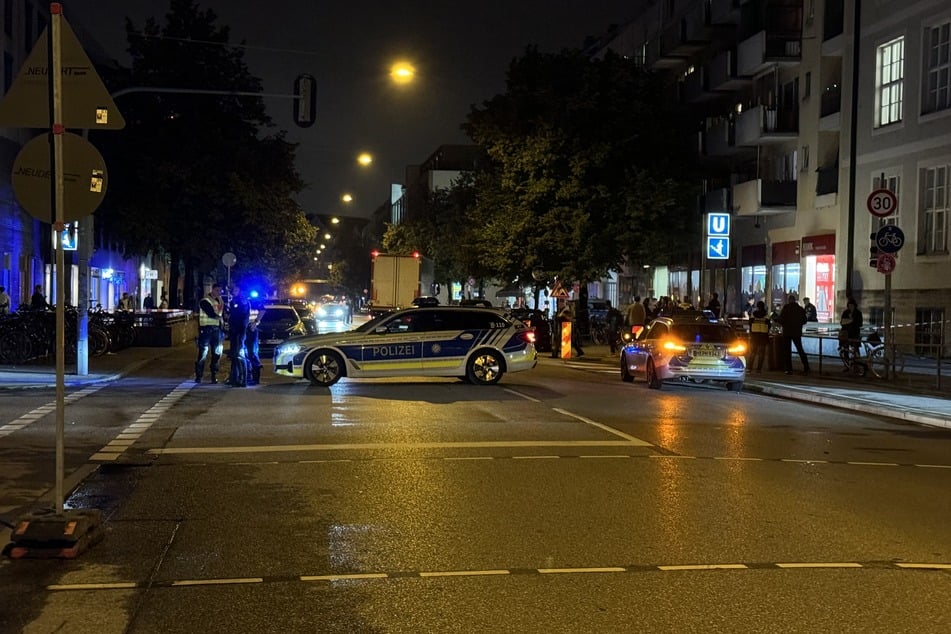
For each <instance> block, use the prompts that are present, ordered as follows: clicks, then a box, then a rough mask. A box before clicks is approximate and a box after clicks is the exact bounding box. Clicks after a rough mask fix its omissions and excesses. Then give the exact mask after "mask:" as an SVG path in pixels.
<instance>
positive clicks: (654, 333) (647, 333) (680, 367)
mask: <svg viewBox="0 0 951 634" xmlns="http://www.w3.org/2000/svg"><path fill="white" fill-rule="evenodd" d="M746 350H747V342H746V340H745V338H744V337H743V333H740V332H737V331H735V330H734V329H733V328H731V327H730V326H729V325H728V324H727V323H725V322H721V321H717V320H716V319H715V318H711V314H710V313H705V312H703V311H680V312H679V313H674V314H673V315H671V316H663V317H658V318H657V319H655V320H654V321H652V322H651V323H650V325H649V326H647V328H645V329H644V330H643V331H642V332H641V333H640V335H639V336H638V337H637V338H636V339H633V340H630V341H627V342H626V343H625V344H624V346H623V347H622V348H621V355H620V358H621V380H622V381H625V382H631V381H634V379H635V378H643V379H644V380H645V381H646V382H647V387H649V388H652V389H659V388H660V387H661V385H662V384H663V382H665V381H680V382H684V383H706V382H713V383H722V384H724V385H725V386H726V388H727V389H729V390H731V391H739V390H742V389H743V381H744V380H745V378H746Z"/></svg>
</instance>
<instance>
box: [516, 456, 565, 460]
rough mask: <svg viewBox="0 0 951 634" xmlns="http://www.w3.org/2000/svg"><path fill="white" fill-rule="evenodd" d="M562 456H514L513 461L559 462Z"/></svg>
mask: <svg viewBox="0 0 951 634" xmlns="http://www.w3.org/2000/svg"><path fill="white" fill-rule="evenodd" d="M559 458H561V456H512V459H513V460H558V459H559Z"/></svg>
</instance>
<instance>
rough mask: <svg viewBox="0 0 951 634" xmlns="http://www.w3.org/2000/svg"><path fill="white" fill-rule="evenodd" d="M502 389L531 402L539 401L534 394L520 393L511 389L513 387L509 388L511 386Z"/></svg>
mask: <svg viewBox="0 0 951 634" xmlns="http://www.w3.org/2000/svg"><path fill="white" fill-rule="evenodd" d="M502 389H503V390H505V391H506V392H508V393H509V394H514V395H515V396H519V397H521V398H524V399H525V400H526V401H531V402H532V403H541V399H537V398H535V397H534V396H529V395H528V394H522V393H521V392H518V391H516V390H513V389H511V388H507V387H506V388H502Z"/></svg>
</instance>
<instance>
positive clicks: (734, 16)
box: [702, 0, 740, 26]
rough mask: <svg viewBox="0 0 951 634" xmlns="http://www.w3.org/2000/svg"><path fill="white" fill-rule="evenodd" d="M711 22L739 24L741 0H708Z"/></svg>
mask: <svg viewBox="0 0 951 634" xmlns="http://www.w3.org/2000/svg"><path fill="white" fill-rule="evenodd" d="M702 4H704V5H706V6H708V7H709V15H710V23H711V24H715V25H730V26H738V25H739V24H740V0H707V2H703V3H702Z"/></svg>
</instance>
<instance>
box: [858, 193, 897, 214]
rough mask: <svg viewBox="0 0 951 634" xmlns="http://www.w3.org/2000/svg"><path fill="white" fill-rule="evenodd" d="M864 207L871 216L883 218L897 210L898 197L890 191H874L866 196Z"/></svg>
mask: <svg viewBox="0 0 951 634" xmlns="http://www.w3.org/2000/svg"><path fill="white" fill-rule="evenodd" d="M865 207H866V208H867V209H868V212H869V213H870V214H872V215H873V216H878V217H879V218H884V217H886V216H890V215H892V214H893V213H895V211H896V210H897V209H898V196H896V195H895V192H893V191H892V190H890V189H876V190H875V191H873V192H872V193H871V194H869V195H868V198H867V199H866V200H865Z"/></svg>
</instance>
